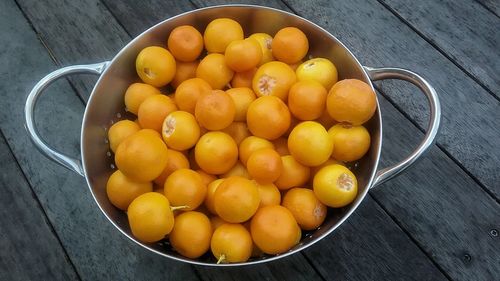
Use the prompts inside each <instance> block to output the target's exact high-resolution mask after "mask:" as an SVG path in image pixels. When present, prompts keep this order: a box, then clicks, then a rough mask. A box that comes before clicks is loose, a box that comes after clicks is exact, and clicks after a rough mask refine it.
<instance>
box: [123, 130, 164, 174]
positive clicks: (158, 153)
mask: <svg viewBox="0 0 500 281" xmlns="http://www.w3.org/2000/svg"><path fill="white" fill-rule="evenodd" d="M167 154H168V149H167V146H166V145H165V143H164V142H163V141H162V140H161V138H160V137H159V136H158V133H156V132H155V131H151V130H148V129H142V130H140V131H138V132H136V133H134V134H133V135H131V136H130V137H128V138H126V139H125V140H124V141H123V142H122V143H120V145H119V146H118V148H117V149H116V153H115V163H116V166H117V167H118V169H120V171H122V173H123V174H125V175H126V176H127V177H129V178H131V179H133V180H136V181H141V182H148V181H152V180H154V179H155V178H157V177H158V176H159V175H160V174H161V173H162V172H163V170H164V169H165V166H166V165H167V159H168V158H167Z"/></svg>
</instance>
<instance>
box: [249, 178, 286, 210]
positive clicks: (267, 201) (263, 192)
mask: <svg viewBox="0 0 500 281" xmlns="http://www.w3.org/2000/svg"><path fill="white" fill-rule="evenodd" d="M255 185H257V189H258V190H259V195H260V204H259V208H262V207H264V206H271V205H279V204H280V203H281V193H280V190H279V189H278V188H277V187H276V185H274V184H272V183H268V184H260V183H258V182H255Z"/></svg>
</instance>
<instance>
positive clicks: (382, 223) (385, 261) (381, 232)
mask: <svg viewBox="0 0 500 281" xmlns="http://www.w3.org/2000/svg"><path fill="white" fill-rule="evenodd" d="M305 254H306V256H307V257H308V258H310V259H312V260H314V264H315V265H316V268H317V269H318V270H319V272H320V273H321V274H322V275H323V276H324V278H325V279H326V280H447V278H446V276H444V275H443V274H442V273H441V272H439V270H438V269H437V268H436V267H434V266H432V265H430V264H429V263H430V261H429V260H428V259H427V258H426V257H425V256H424V254H423V253H422V252H421V251H420V250H419V249H418V248H417V246H416V245H415V244H413V242H411V240H410V239H409V238H408V237H407V236H406V235H402V232H401V229H399V227H398V226H397V225H395V224H394V223H393V222H392V220H391V218H390V217H389V216H388V215H387V214H386V213H384V211H383V210H382V209H381V208H380V206H378V204H377V203H376V202H375V201H374V200H373V199H372V198H371V196H367V197H366V198H365V200H364V202H363V203H362V204H361V205H360V206H359V207H358V209H356V211H355V212H354V213H353V214H352V215H351V217H350V218H349V219H348V220H346V221H345V222H344V223H343V224H342V225H341V226H340V227H339V228H338V229H337V230H336V231H335V232H334V233H333V234H331V235H330V236H328V237H326V238H325V239H323V240H322V241H320V242H318V243H317V244H315V245H313V246H312V247H311V248H310V249H307V250H306V251H305ZM345 259H349V260H350V262H348V263H346V262H344V260H345Z"/></svg>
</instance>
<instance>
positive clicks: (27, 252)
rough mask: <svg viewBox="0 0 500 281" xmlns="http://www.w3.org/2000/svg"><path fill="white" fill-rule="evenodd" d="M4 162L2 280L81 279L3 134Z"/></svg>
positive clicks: (0, 245)
mask: <svg viewBox="0 0 500 281" xmlns="http://www.w3.org/2000/svg"><path fill="white" fill-rule="evenodd" d="M1 6H2V4H0V7H1ZM3 19H6V18H3ZM0 162H1V163H3V164H2V172H1V173H0V186H1V187H2V196H0V206H1V207H0V225H2V230H1V235H0V280H13V281H14V280H35V279H43V280H78V279H79V277H78V275H77V273H76V271H75V269H74V268H73V265H72V264H71V262H70V261H69V260H68V257H67V256H66V254H65V252H64V248H63V247H62V245H61V244H60V243H59V241H58V238H57V236H56V235H55V234H54V233H53V232H52V230H51V226H50V223H49V222H48V221H47V217H46V216H45V215H44V213H43V210H42V209H41V208H40V205H39V204H38V202H37V201H36V198H35V197H34V195H33V192H32V190H31V189H30V186H29V185H28V183H27V182H26V179H25V178H24V175H23V174H22V172H21V170H20V169H19V166H18V165H17V163H16V160H15V159H14V156H13V155H12V153H11V152H10V150H9V147H8V146H7V143H6V142H5V139H4V137H3V134H1V135H0ZM26 265H37V266H34V267H33V268H31V270H26Z"/></svg>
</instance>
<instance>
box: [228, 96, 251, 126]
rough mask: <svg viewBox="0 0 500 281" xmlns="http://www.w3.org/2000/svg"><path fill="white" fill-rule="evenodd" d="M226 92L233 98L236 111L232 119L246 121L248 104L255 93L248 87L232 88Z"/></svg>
mask: <svg viewBox="0 0 500 281" xmlns="http://www.w3.org/2000/svg"><path fill="white" fill-rule="evenodd" d="M226 93H227V94H228V95H229V96H230V97H231V98H232V99H233V102H234V105H235V108H236V113H235V115H234V121H246V120H247V110H248V106H249V105H250V104H251V103H252V102H253V101H254V100H255V98H256V97H255V94H254V92H253V91H252V89H250V88H232V89H229V90H227V91H226Z"/></svg>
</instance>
